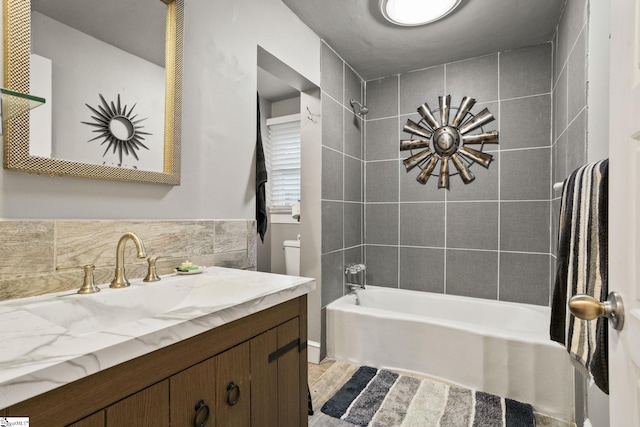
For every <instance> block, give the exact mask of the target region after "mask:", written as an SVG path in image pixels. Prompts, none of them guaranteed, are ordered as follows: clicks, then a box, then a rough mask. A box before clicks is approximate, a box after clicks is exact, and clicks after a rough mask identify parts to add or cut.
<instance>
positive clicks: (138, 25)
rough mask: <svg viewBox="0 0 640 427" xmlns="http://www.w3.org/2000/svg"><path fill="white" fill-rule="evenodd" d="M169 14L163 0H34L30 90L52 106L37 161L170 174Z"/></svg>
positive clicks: (44, 118)
mask: <svg viewBox="0 0 640 427" xmlns="http://www.w3.org/2000/svg"><path fill="white" fill-rule="evenodd" d="M166 14H167V6H166V4H165V3H163V2H161V1H160V0H137V1H135V2H131V1H129V0H110V1H108V2H105V1H100V0H63V1H61V0H56V1H53V0H32V1H31V56H30V69H31V76H30V88H31V92H32V93H44V94H46V95H43V96H45V97H46V98H47V105H48V108H46V109H42V110H41V111H37V110H36V111H33V114H32V115H31V121H30V128H31V130H32V132H31V138H30V146H29V153H30V154H31V155H32V156H42V157H48V158H57V159H64V160H70V161H75V162H84V163H91V164H100V165H105V166H113V167H123V168H132V169H142V170H149V171H157V172H162V171H163V166H164V162H163V156H164V149H163V145H164V109H165V105H164V103H165V100H164V96H165V64H164V62H165V58H164V53H165V43H164V41H165V37H164V33H165V22H166ZM49 123H50V126H49V125H48V124H49Z"/></svg>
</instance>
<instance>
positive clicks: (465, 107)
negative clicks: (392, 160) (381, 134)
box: [400, 95, 499, 189]
mask: <svg viewBox="0 0 640 427" xmlns="http://www.w3.org/2000/svg"><path fill="white" fill-rule="evenodd" d="M438 102H439V108H437V109H434V110H431V109H430V108H429V105H428V104H427V103H426V102H425V103H424V104H422V105H421V106H419V107H418V113H420V116H421V117H422V119H420V121H419V122H418V123H416V122H414V121H413V120H411V119H408V120H407V122H406V124H405V125H404V127H403V128H402V130H403V131H404V132H406V133H409V134H411V138H410V139H403V140H400V151H409V152H410V157H408V158H406V159H405V160H403V161H402V163H403V164H404V166H405V168H406V169H407V172H409V171H411V170H412V169H414V168H416V167H417V168H419V169H420V173H419V174H418V176H417V177H416V180H417V181H418V182H419V183H420V184H426V183H427V180H428V179H429V177H430V176H431V175H437V176H438V188H445V189H449V176H450V175H460V177H461V178H462V181H463V182H464V183H465V184H468V183H470V182H471V181H473V180H474V179H475V176H474V175H473V173H471V170H470V169H469V168H470V167H471V166H472V165H473V164H474V163H479V164H480V165H481V166H483V167H485V168H487V169H488V168H489V164H490V163H491V161H492V160H493V156H492V155H491V154H488V153H484V152H483V149H484V144H498V142H499V140H498V131H495V130H494V131H489V132H485V131H484V129H483V128H482V126H484V125H486V124H487V123H490V122H492V121H493V120H495V119H494V117H493V115H492V114H491V113H490V112H489V110H488V109H487V108H485V109H483V110H482V111H480V112H479V113H478V114H475V115H474V114H472V113H471V108H472V107H473V106H474V104H475V103H476V100H475V99H473V98H470V97H468V96H465V97H463V98H462V102H460V106H459V107H457V108H456V107H453V108H452V107H451V95H447V96H439V97H438ZM451 110H455V111H456V112H455V115H454V117H453V120H451V122H449V116H450V113H451ZM436 115H438V116H440V120H439V121H438V119H436ZM474 131H475V132H474ZM478 131H479V132H478ZM471 146H473V147H475V148H472V147H471ZM414 151H415V153H414ZM449 160H451V162H452V163H453V166H454V167H455V169H456V170H457V172H456V173H450V172H449ZM438 163H440V172H439V173H435V172H434V170H435V169H436V166H437V165H438Z"/></svg>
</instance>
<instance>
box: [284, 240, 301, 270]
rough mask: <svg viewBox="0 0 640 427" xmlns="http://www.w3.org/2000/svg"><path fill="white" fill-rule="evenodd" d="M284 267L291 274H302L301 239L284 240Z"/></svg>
mask: <svg viewBox="0 0 640 427" xmlns="http://www.w3.org/2000/svg"><path fill="white" fill-rule="evenodd" d="M284 269H285V273H286V274H288V275H289V276H299V275H300V240H285V241H284Z"/></svg>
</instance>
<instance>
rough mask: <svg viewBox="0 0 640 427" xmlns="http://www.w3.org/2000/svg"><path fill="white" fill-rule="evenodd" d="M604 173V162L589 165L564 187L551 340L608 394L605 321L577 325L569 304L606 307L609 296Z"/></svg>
mask: <svg viewBox="0 0 640 427" xmlns="http://www.w3.org/2000/svg"><path fill="white" fill-rule="evenodd" d="M608 167H609V161H608V160H601V161H598V162H595V163H590V164H588V165H585V166H582V167H581V168H579V169H577V170H576V171H574V172H573V173H572V174H571V175H570V176H569V178H567V180H566V181H565V183H564V187H563V190H562V204H561V208H560V222H559V228H558V258H557V265H556V282H555V288H554V292H553V300H552V303H551V325H550V335H551V339H552V340H553V341H557V342H559V343H561V344H563V345H565V346H566V348H567V351H568V352H569V355H570V356H571V360H572V361H573V362H574V365H575V366H576V367H577V368H578V369H579V370H580V371H581V372H583V373H584V374H585V375H586V376H587V378H589V379H591V378H592V379H593V380H594V381H595V383H596V385H597V386H598V387H600V389H602V391H604V392H605V393H607V394H608V393H609V375H608V370H607V363H608V362H607V355H608V351H607V350H608V349H607V345H608V344H607V323H606V320H605V319H604V318H599V319H597V320H589V321H587V320H580V319H577V318H576V317H575V316H573V315H572V314H571V313H570V312H569V310H567V300H568V298H570V297H571V296H573V295H576V294H587V295H591V296H592V297H595V298H596V299H598V300H600V301H604V300H606V298H607V295H608V293H609V291H608V285H607V271H608V260H607V256H608V244H607V238H608V226H607V220H608Z"/></svg>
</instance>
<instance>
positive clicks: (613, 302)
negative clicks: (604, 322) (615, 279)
mask: <svg viewBox="0 0 640 427" xmlns="http://www.w3.org/2000/svg"><path fill="white" fill-rule="evenodd" d="M569 310H570V311H571V313H572V314H573V315H574V316H576V317H577V318H579V319H583V320H593V319H596V318H598V317H601V316H604V317H606V318H607V319H609V322H610V323H611V327H613V329H615V330H617V331H619V330H621V329H622V327H623V326H624V305H623V304H622V298H621V297H620V294H619V293H617V292H611V293H609V296H608V298H607V300H606V301H605V302H600V301H598V300H597V299H595V298H593V297H591V296H589V295H574V296H573V297H571V299H570V300H569Z"/></svg>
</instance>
